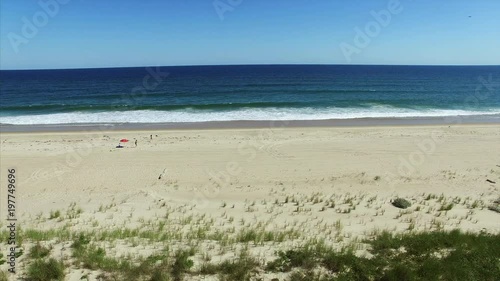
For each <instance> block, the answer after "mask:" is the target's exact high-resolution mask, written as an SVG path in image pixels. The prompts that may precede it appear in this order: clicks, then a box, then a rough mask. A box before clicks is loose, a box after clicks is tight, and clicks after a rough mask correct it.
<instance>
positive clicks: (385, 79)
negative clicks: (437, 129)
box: [0, 65, 500, 124]
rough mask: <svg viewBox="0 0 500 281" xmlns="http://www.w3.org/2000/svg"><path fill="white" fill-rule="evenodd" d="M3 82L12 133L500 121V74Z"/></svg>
mask: <svg viewBox="0 0 500 281" xmlns="http://www.w3.org/2000/svg"><path fill="white" fill-rule="evenodd" d="M155 73H156V74H155ZM166 73H168V75H167V74H166ZM0 81H1V82H0V83H1V97H0V109H1V112H0V123H3V124H63V123H115V122H116V123H136V122H137V123H156V122H203V121H226V120H318V119H351V118H380V117H426V116H427V117H428V116H456V115H499V114H500V66H341V65H254V66H186V67H161V68H159V69H157V68H155V67H151V68H149V69H148V68H144V67H142V68H109V69H74V70H19V71H12V70H10V71H0Z"/></svg>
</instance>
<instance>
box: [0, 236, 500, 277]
mask: <svg viewBox="0 0 500 281" xmlns="http://www.w3.org/2000/svg"><path fill="white" fill-rule="evenodd" d="M40 234H41V233H40ZM36 236H37V237H39V236H38V235H36ZM41 236H46V235H41ZM49 236H50V235H49ZM242 237H244V238H240V239H237V241H235V242H234V243H239V244H240V245H243V246H245V245H246V246H247V247H248V246H251V245H252V244H253V243H252V242H253V241H254V237H253V235H249V236H248V238H247V237H246V236H242ZM70 239H72V240H73V243H72V246H71V250H72V255H73V258H72V259H71V262H69V261H68V262H64V263H63V262H62V261H58V260H55V259H53V258H50V251H51V250H50V249H49V248H46V247H44V246H42V245H41V244H40V243H37V244H35V245H34V246H33V247H32V248H31V249H30V251H29V252H28V254H27V255H26V256H27V260H25V261H24V262H26V263H27V272H26V276H25V277H26V278H27V280H62V279H64V275H65V273H68V272H69V271H70V270H78V269H89V270H95V271H99V272H102V274H101V276H100V278H101V280H125V281H126V280H134V281H135V280H151V281H161V280H162V281H165V280H174V281H178V280H179V281H180V280H189V279H190V277H192V276H200V275H201V276H207V275H212V276H217V277H218V279H219V280H238V281H239V280H251V279H254V278H255V279H258V278H259V276H261V275H263V274H265V273H271V272H285V273H287V275H286V276H287V280H292V281H296V280H321V281H328V280H367V281H369V280H377V281H378V280H379V281H391V280H397V281H405V280H408V281H417V280H469V281H475V280H477V281H488V280H498V279H497V278H498V276H500V234H496V235H488V234H471V233H462V232H460V231H458V230H455V231H452V232H442V231H441V232H426V233H407V234H399V235H394V234H391V233H388V232H383V233H381V234H379V235H377V236H376V237H375V238H374V239H372V240H370V241H364V243H366V244H367V245H368V248H369V250H368V252H369V253H370V255H368V256H370V258H367V257H359V256H357V255H355V253H354V250H353V248H354V247H352V248H346V249H344V250H342V251H337V250H334V249H332V248H331V247H329V246H327V245H326V244H324V243H323V242H322V241H311V242H309V243H307V244H305V245H303V246H302V247H298V248H294V249H288V250H286V251H280V252H278V253H277V257H276V258H275V259H274V260H272V261H270V262H267V263H265V264H264V263H262V262H261V261H259V260H257V259H256V258H254V257H252V256H251V255H250V254H249V253H248V250H246V249H243V250H241V252H240V253H239V255H238V256H237V257H236V258H233V259H230V260H225V261H222V262H220V263H210V262H208V260H209V259H208V260H205V261H204V262H202V263H201V264H198V265H197V266H195V263H194V256H195V255H201V252H198V251H197V250H199V249H196V248H189V249H179V250H176V251H175V252H170V251H169V249H168V248H166V249H164V250H163V251H162V252H160V254H158V253H157V254H155V255H152V256H149V257H147V258H142V259H133V260H130V259H122V260H118V259H116V258H114V257H110V256H108V255H107V254H106V251H105V250H104V249H103V248H101V247H99V246H98V245H97V244H96V241H92V239H94V238H93V236H89V235H88V234H79V235H75V234H73V235H71V238H70ZM25 240H29V239H27V238H25ZM66 241H67V240H66ZM238 241H247V242H238ZM70 263H71V264H70ZM1 276H2V275H1V274H0V280H2V279H1V278H2V277H1Z"/></svg>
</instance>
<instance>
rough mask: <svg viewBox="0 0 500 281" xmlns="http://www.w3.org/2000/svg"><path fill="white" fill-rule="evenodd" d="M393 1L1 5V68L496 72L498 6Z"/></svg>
mask: <svg viewBox="0 0 500 281" xmlns="http://www.w3.org/2000/svg"><path fill="white" fill-rule="evenodd" d="M57 1H58V2H57ZM393 1H396V2H398V0H216V1H214V0H147V1H146V0H133V1H132V0H1V2H0V3H1V4H0V5H1V6H0V18H1V22H0V23H1V26H0V32H1V34H0V35H1V36H0V38H1V42H0V68H1V69H39V68H88V67H125V66H145V65H199V64H348V63H352V64H490V65H491V64H493V65H500V1H499V0H453V1H451V0H450V1H445V0H413V1H412V0H399V3H400V6H399V7H398V9H392V10H389V9H388V5H389V4H390V3H391V2H393ZM66 2H67V3H66ZM214 2H215V3H216V4H217V5H214ZM41 3H49V4H51V5H49V8H45V9H44V8H43V7H42V6H43V4H42V5H41ZM54 3H58V4H57V5H54ZM63 3H64V4H63ZM215 6H217V7H218V9H219V10H217V9H216V7H215ZM382 10H385V15H387V13H389V14H390V15H391V19H390V21H388V20H387V17H386V18H384V20H379V22H376V21H375V18H374V16H373V15H372V11H374V12H380V11H382ZM396 10H397V11H399V12H397V11H396ZM382 13H384V12H382ZM367 26H368V27H370V28H372V29H371V33H370V34H371V35H366V33H365V30H366V27H367ZM356 28H359V30H358V31H361V32H362V33H364V35H359V34H358V33H359V32H358V31H356ZM356 36H358V37H360V36H361V37H363V36H368V38H369V41H368V43H367V41H366V40H365V41H362V40H361V39H360V38H358V40H357V41H356V40H355V37H356ZM365 39H366V38H365ZM342 44H343V45H342ZM341 46H343V48H342V47H341ZM346 46H347V47H346ZM353 50H354V52H353ZM346 54H347V55H346Z"/></svg>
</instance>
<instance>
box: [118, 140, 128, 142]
mask: <svg viewBox="0 0 500 281" xmlns="http://www.w3.org/2000/svg"><path fill="white" fill-rule="evenodd" d="M120 142H128V139H121V140H120Z"/></svg>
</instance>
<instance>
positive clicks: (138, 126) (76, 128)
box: [0, 116, 500, 133]
mask: <svg viewBox="0 0 500 281" xmlns="http://www.w3.org/2000/svg"><path fill="white" fill-rule="evenodd" d="M499 124H500V117H498V116H495V117H492V116H444V117H408V118H356V119H326V120H258V121H254V120H250V121H246V120H234V121H207V122H165V123H68V124H34V125H12V124H0V133H32V132H44V133H47V132H81V131H108V130H112V131H141V130H205V129H266V128H271V129H272V128H302V127H303V128H308V127H388V126H422V125H499Z"/></svg>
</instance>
